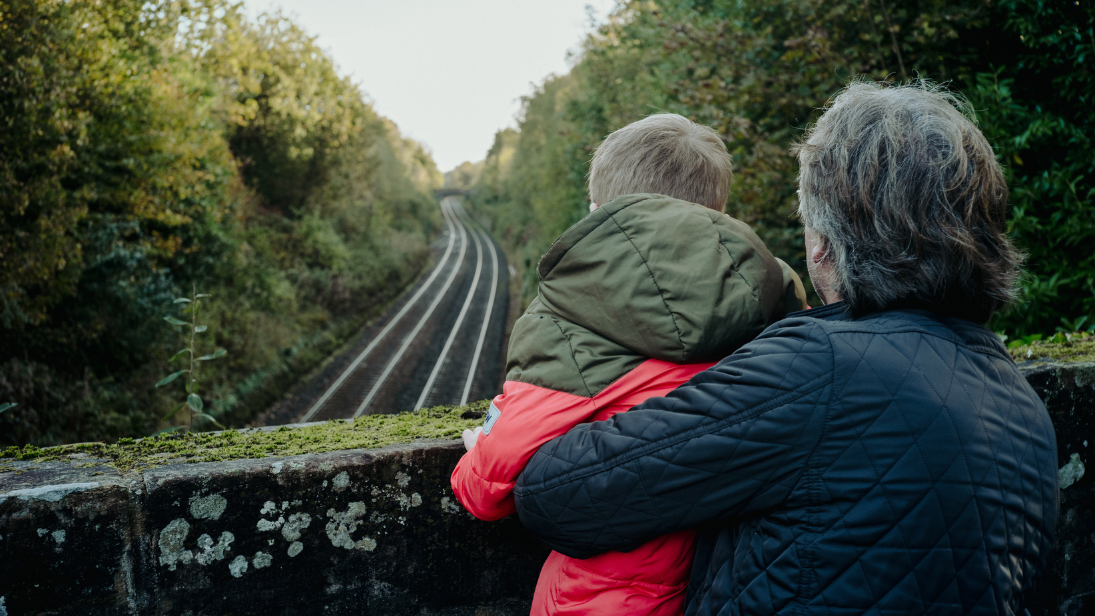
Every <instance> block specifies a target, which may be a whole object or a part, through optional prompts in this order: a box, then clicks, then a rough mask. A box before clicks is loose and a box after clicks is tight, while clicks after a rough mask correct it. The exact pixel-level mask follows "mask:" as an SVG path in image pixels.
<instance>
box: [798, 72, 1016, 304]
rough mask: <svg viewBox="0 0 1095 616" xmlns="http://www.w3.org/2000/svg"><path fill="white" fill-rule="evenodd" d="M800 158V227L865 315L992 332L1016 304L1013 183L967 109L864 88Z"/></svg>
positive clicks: (922, 91)
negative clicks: (917, 316) (894, 315)
mask: <svg viewBox="0 0 1095 616" xmlns="http://www.w3.org/2000/svg"><path fill="white" fill-rule="evenodd" d="M794 151H795V152H796V153H797V154H798V158H799V163H800V170H799V208H798V211H799V216H800V217H801V219H802V222H803V223H804V224H805V225H806V226H807V227H809V228H811V229H813V230H814V231H815V232H816V233H817V234H818V235H820V236H821V237H822V239H823V240H824V242H825V245H826V248H827V249H828V251H829V254H830V255H831V258H832V259H833V264H834V270H835V277H834V278H835V279H834V280H833V281H832V283H833V287H834V288H833V290H834V291H836V292H837V293H839V294H840V295H841V296H842V297H843V298H844V299H845V300H846V301H848V302H849V304H851V307H852V310H853V311H854V312H856V313H859V314H865V313H867V312H873V311H876V310H882V309H885V308H893V307H901V306H904V307H920V308H927V309H930V310H933V311H935V312H938V313H941V314H944V315H948V316H956V317H961V318H966V319H970V320H973V321H977V322H982V323H983V322H985V321H987V320H988V319H989V318H990V317H991V316H992V315H993V313H995V312H996V311H998V310H1000V309H1002V308H1004V307H1006V306H1007V305H1008V304H1009V303H1010V302H1011V301H1013V300H1014V299H1015V296H1016V282H1017V279H1018V277H1019V266H1020V263H1021V262H1022V255H1021V254H1020V253H1019V252H1018V251H1017V250H1016V249H1015V248H1014V247H1013V246H1012V245H1011V243H1010V242H1009V241H1008V238H1007V228H1006V217H1007V199H1008V189H1007V184H1006V183H1005V181H1004V175H1003V172H1002V170H1001V168H1000V164H999V163H998V162H997V161H996V157H995V156H994V154H993V151H992V146H990V145H989V143H988V141H987V140H986V139H985V137H984V135H982V134H981V131H980V130H978V129H977V126H976V125H975V119H974V116H973V113H972V110H971V109H970V107H969V104H968V103H967V102H966V101H965V100H964V99H962V98H960V97H959V96H957V95H955V94H952V93H950V92H948V91H946V90H945V89H943V88H942V87H940V86H937V85H933V84H931V83H930V82H927V81H924V80H920V81H916V82H913V83H910V84H907V85H896V86H895V85H885V84H879V83H867V82H855V83H852V84H851V85H849V86H848V87H847V88H845V89H844V90H843V91H842V92H840V93H839V94H838V95H837V96H836V97H835V98H834V99H832V100H831V101H830V102H829V104H828V108H827V109H826V111H825V113H824V114H823V115H822V116H821V118H819V119H818V121H817V124H816V125H814V126H813V127H811V128H810V130H809V131H808V132H807V134H806V138H805V141H804V142H802V143H800V144H799V145H797V146H796V147H795V150H794Z"/></svg>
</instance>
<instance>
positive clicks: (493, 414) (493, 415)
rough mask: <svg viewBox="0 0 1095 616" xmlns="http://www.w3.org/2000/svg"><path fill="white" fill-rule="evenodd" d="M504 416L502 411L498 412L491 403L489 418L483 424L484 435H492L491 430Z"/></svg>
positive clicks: (488, 412)
mask: <svg viewBox="0 0 1095 616" xmlns="http://www.w3.org/2000/svg"><path fill="white" fill-rule="evenodd" d="M501 416H502V411H499V410H498V407H497V406H494V403H493V402H491V403H490V410H489V411H487V418H486V420H485V421H484V422H483V434H490V429H491V428H492V427H493V426H494V422H496V421H498V418H499V417H501Z"/></svg>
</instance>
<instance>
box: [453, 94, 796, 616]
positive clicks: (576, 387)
mask: <svg viewBox="0 0 1095 616" xmlns="http://www.w3.org/2000/svg"><path fill="white" fill-rule="evenodd" d="M731 177H732V165H731V159H730V155H729V154H728V153H727V152H726V148H725V146H724V145H723V143H722V141H721V140H720V139H719V138H718V136H717V135H716V134H715V132H714V131H713V130H711V129H710V128H707V127H705V126H700V125H697V124H695V123H693V122H691V121H690V120H688V119H686V118H684V117H682V116H679V115H672V114H660V115H654V116H650V117H648V118H646V119H644V120H640V121H638V122H635V123H634V124H631V125H628V126H626V127H624V128H622V129H620V130H618V131H616V132H614V133H612V134H611V135H609V136H608V138H606V139H605V140H604V143H602V144H601V146H600V147H599V148H598V149H597V152H596V154H595V155H594V157H593V163H592V165H591V168H590V174H589V195H590V200H591V201H592V202H593V204H592V205H591V206H590V212H591V213H590V215H589V216H587V217H586V218H584V219H583V220H581V221H580V222H578V223H577V224H575V225H574V226H573V227H571V228H570V229H568V230H567V231H566V232H565V233H563V234H562V235H561V236H560V237H559V239H557V240H556V241H555V243H554V244H552V246H551V248H550V249H549V250H548V252H547V254H545V255H544V257H543V258H542V259H541V261H540V264H539V268H538V273H539V278H540V290H539V292H538V294H537V297H536V299H535V300H533V302H532V304H531V305H530V306H529V308H528V310H526V311H525V313H524V315H522V316H521V318H519V319H518V320H517V322H516V323H515V324H514V326H513V333H512V335H511V337H510V346H509V357H508V359H507V364H506V368H507V375H506V382H505V385H504V386H503V393H502V394H501V395H499V396H498V397H496V398H495V399H494V400H493V402H492V404H491V407H490V411H489V412H488V413H487V417H486V420H485V423H484V425H483V427H482V428H481V429H479V428H477V429H476V431H475V432H474V433H473V432H470V431H467V432H465V435H464V436H465V444H466V445H467V447H468V453H467V454H465V455H464V457H463V458H462V459H461V460H460V463H459V464H458V465H457V467H456V470H455V471H453V474H452V487H453V490H454V491H455V493H456V497H457V498H458V499H459V500H460V502H461V503H463V505H464V506H465V507H466V508H467V510H468V511H470V512H471V513H472V514H474V515H475V516H476V517H478V518H480V519H483V520H498V519H501V518H503V517H505V516H508V515H510V514H512V513H514V512H515V508H514V502H513V496H512V490H513V485H514V482H515V481H516V479H517V476H518V475H519V474H520V473H521V471H522V470H523V469H524V467H525V465H526V464H527V463H528V460H529V458H530V457H531V456H532V454H533V453H535V452H536V450H537V449H539V447H540V446H541V445H543V444H544V443H546V442H547V441H549V440H551V439H552V438H554V437H556V436H559V435H561V434H563V433H565V432H566V431H567V430H569V429H570V428H571V427H573V426H575V425H577V424H579V423H582V422H589V421H599V420H603V419H606V418H608V417H610V416H612V415H613V414H615V413H618V412H621V411H625V410H627V409H629V408H631V407H632V406H634V405H636V404H639V403H640V402H643V401H644V400H646V399H647V398H650V397H652V396H662V395H665V394H666V393H668V392H669V391H670V390H672V389H674V388H676V387H677V386H678V385H681V384H683V383H684V382H686V381H687V380H688V379H690V378H691V377H692V376H693V375H695V374H696V373H698V372H700V371H702V370H704V369H706V368H708V367H710V366H712V365H714V362H716V361H717V360H719V359H722V358H723V357H725V356H727V355H729V354H730V353H732V352H733V351H734V350H735V349H737V348H738V347H739V346H741V345H742V344H744V343H746V342H748V341H750V340H752V339H753V338H754V337H755V336H756V335H757V334H759V333H760V332H761V331H762V330H763V329H764V328H765V327H767V326H768V325H769V324H771V323H773V322H775V321H777V320H779V319H780V318H782V317H783V315H784V314H786V313H787V312H790V311H794V310H800V309H802V308H805V293H804V291H803V288H802V283H801V282H800V281H799V280H798V277H797V276H795V274H794V273H793V272H792V271H791V270H790V269H789V268H788V267H787V266H786V265H785V264H784V263H783V262H781V261H779V260H778V259H776V258H775V257H773V256H772V254H771V253H770V252H769V251H768V249H767V248H765V246H764V244H763V243H762V242H761V241H760V239H759V238H758V237H757V236H756V234H755V233H753V231H752V230H750V229H749V227H748V226H746V225H745V224H744V223H742V222H740V221H737V220H734V219H733V218H730V217H729V216H727V215H726V214H723V213H722V210H723V209H724V207H725V205H726V199H727V196H728V195H729V192H730V181H731ZM597 204H601V205H600V206H599V207H598V205H597ZM697 204H698V205H697ZM693 538H694V532H693V531H684V532H679V533H674V534H672V535H666V536H664V537H660V538H658V539H655V540H653V541H650V542H649V543H646V544H644V545H642V546H640V547H639V548H637V549H635V550H633V551H631V552H628V553H620V552H609V553H606V554H601V555H599V556H595V557H593V558H590V559H587V560H575V559H571V558H568V557H566V556H563V555H562V554H559V553H557V552H552V553H551V555H550V556H549V557H548V560H547V562H546V563H545V564H544V568H543V570H542V571H541V573H540V579H539V581H538V582H537V584H536V593H535V597H534V599H533V605H532V614H533V615H534V616H541V615H547V614H590V615H593V614H597V615H602V616H603V615H611V614H631V615H635V614H657V615H662V614H665V615H671V614H672V615H677V614H680V613H682V612H683V609H684V599H685V590H686V589H687V586H688V578H689V572H690V569H691V566H692V556H693Z"/></svg>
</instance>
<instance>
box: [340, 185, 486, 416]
mask: <svg viewBox="0 0 1095 616" xmlns="http://www.w3.org/2000/svg"><path fill="white" fill-rule="evenodd" d="M442 207H444V202H442ZM453 218H454V219H456V215H455V214H453ZM457 222H460V221H459V220H457ZM457 226H458V227H460V256H458V257H457V258H456V265H455V267H453V268H452V272H451V273H450V274H449V278H448V280H446V281H445V285H444V286H443V287H441V290H440V291H438V292H437V295H436V296H434V298H433V302H431V303H430V307H429V308H427V309H426V313H425V314H423V315H422V318H421V319H419V321H418V323H417V324H416V325H415V326H414V329H413V330H411V333H410V334H408V335H407V336H406V338H404V339H403V345H402V346H400V347H399V350H398V351H396V353H395V355H394V356H393V357H392V359H391V361H389V362H388V365H387V366H385V367H384V371H383V372H381V373H380V377H379V378H378V379H377V381H376V383H374V384H373V387H372V389H370V390H369V393H368V395H366V396H365V399H364V400H363V401H362V402H361V404H360V405H359V406H358V407H357V410H356V411H354V417H360V416H361V414H362V413H364V412H365V409H367V408H368V407H369V405H370V404H371V403H372V401H373V398H375V397H376V394H377V393H379V392H380V388H381V387H383V386H384V382H385V381H386V380H388V375H390V374H391V373H392V370H394V369H395V367H396V365H398V364H399V361H400V360H401V359H403V355H404V354H405V353H406V352H407V349H409V348H410V346H411V344H413V343H414V341H415V338H416V337H417V336H418V332H420V331H422V328H423V327H424V326H425V325H426V322H427V321H429V319H430V316H432V315H433V311H434V310H436V309H437V305H438V304H440V303H441V299H442V298H443V297H445V293H446V292H448V290H449V287H450V286H452V281H453V280H455V279H456V275H457V274H458V273H459V272H460V266H461V265H462V264H463V263H464V254H465V253H467V250H468V234H467V229H466V228H465V227H464V224H463V223H460V224H458V225H457Z"/></svg>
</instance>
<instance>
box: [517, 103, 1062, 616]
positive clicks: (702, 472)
mask: <svg viewBox="0 0 1095 616" xmlns="http://www.w3.org/2000/svg"><path fill="white" fill-rule="evenodd" d="M963 109H964V106H963V104H962V103H961V102H960V101H958V100H957V99H956V98H955V97H953V96H951V95H950V94H947V93H946V92H943V91H941V90H939V89H937V88H933V87H931V86H929V85H925V84H915V85H911V86H904V87H884V86H882V85H878V84H871V83H855V84H853V85H851V86H849V87H848V88H847V89H845V90H844V91H843V92H842V93H841V94H840V95H839V96H837V97H836V98H835V99H834V100H833V101H832V103H831V105H830V106H829V108H828V109H827V110H826V111H825V113H824V114H823V115H822V116H821V118H820V119H819V120H818V122H817V125H816V126H815V127H813V128H812V130H811V131H810V132H809V134H808V135H807V137H806V140H805V142H804V143H803V144H802V145H801V146H799V147H798V148H797V150H798V157H799V162H800V165H801V170H800V175H799V200H800V206H799V213H800V215H801V217H802V221H803V222H804V223H805V226H806V246H807V262H808V266H809V269H810V274H811V278H812V280H813V283H814V287H815V289H817V291H818V294H819V295H820V296H821V297H822V299H823V300H824V301H825V302H826V304H827V305H826V306H824V307H822V308H815V309H813V310H808V311H803V312H799V313H794V314H792V315H790V316H788V317H787V318H786V319H784V320H783V321H780V322H778V323H776V324H775V325H773V326H771V327H770V328H768V329H767V330H766V331H765V332H764V333H762V334H761V335H760V336H759V337H758V338H757V339H756V340H754V341H753V342H751V343H749V344H747V345H746V346H744V347H742V348H741V349H740V350H739V351H737V352H736V353H734V354H733V355H731V356H730V357H727V358H726V359H724V360H723V361H722V362H721V363H719V364H718V365H716V366H715V367H713V368H711V369H709V370H707V371H705V372H702V373H700V374H699V375H697V376H696V377H694V378H693V379H692V380H691V381H690V382H689V383H687V384H686V385H684V386H682V387H680V388H678V389H676V390H674V391H673V392H672V393H670V394H669V395H668V396H667V397H664V398H653V399H651V400H650V401H648V402H646V403H644V404H642V405H640V406H637V407H635V408H633V409H631V410H630V411H628V412H626V413H621V414H619V415H616V416H615V417H613V418H612V419H609V420H607V421H602V422H597V423H593V424H585V425H581V426H578V427H576V428H574V429H572V430H571V431H570V432H569V433H567V434H566V435H564V436H562V437H559V438H557V439H555V440H553V441H551V442H549V443H548V444H546V445H545V446H544V447H543V448H542V449H540V451H539V452H538V453H537V454H536V455H535V457H533V459H532V461H531V462H530V463H529V465H528V467H527V469H526V470H525V472H524V473H523V474H522V475H521V477H520V479H519V481H518V484H517V488H516V491H515V495H516V501H517V509H518V512H519V514H520V517H521V521H522V522H523V523H524V524H525V526H527V527H528V528H529V529H530V530H532V531H533V532H534V533H536V534H537V535H539V536H540V537H542V538H543V539H544V540H545V541H546V542H547V543H548V544H549V545H550V546H551V547H552V548H554V549H556V550H558V551H559V552H561V553H563V554H566V555H567V556H572V557H576V558H586V557H589V556H592V555H594V554H598V553H601V552H605V551H608V550H618V551H627V550H630V549H632V548H634V547H635V546H638V545H640V544H642V543H644V542H646V541H649V540H650V539H652V538H654V537H657V536H659V535H663V534H666V533H672V532H675V531H679V530H681V529H686V528H691V527H696V528H698V545H697V555H696V560H695V562H694V566H693V570H692V580H691V586H690V594H689V601H688V607H687V610H686V614H826V615H837V614H840V615H844V614H863V613H871V614H933V615H938V614H993V615H995V614H1016V613H1019V614H1021V613H1022V612H1023V602H1024V593H1025V592H1026V591H1028V590H1029V589H1030V588H1031V585H1032V580H1034V579H1035V578H1036V577H1037V576H1038V575H1039V574H1040V572H1041V570H1042V568H1043V567H1044V565H1045V561H1046V558H1047V553H1048V551H1049V549H1050V545H1051V543H1052V539H1053V534H1054V531H1055V527H1056V519H1057V469H1056V460H1057V454H1056V441H1055V438H1054V432H1053V426H1052V425H1051V424H1050V420H1049V416H1048V414H1047V413H1046V410H1045V407H1044V406H1043V404H1042V402H1041V401H1040V400H1039V399H1038V396H1037V395H1035V393H1034V391H1033V390H1032V389H1031V387H1030V386H1029V385H1028V384H1027V382H1026V380H1025V379H1024V378H1023V376H1022V375H1021V374H1020V373H1019V371H1018V370H1017V369H1016V367H1015V364H1014V363H1013V362H1012V360H1011V357H1010V356H1009V355H1008V353H1007V351H1006V350H1005V349H1004V347H1003V346H1002V345H1001V344H1000V341H999V340H998V339H997V337H996V336H995V335H994V334H993V333H992V332H991V331H989V330H988V329H986V328H985V327H984V326H983V325H982V324H983V323H985V322H986V321H988V319H989V317H991V316H992V315H993V313H994V312H996V311H997V310H1000V309H1001V308H1003V307H1005V306H1006V305H1007V304H1008V303H1009V301H1011V300H1012V298H1013V297H1014V294H1015V290H1014V288H1015V283H1016V278H1017V276H1018V273H1019V265H1018V264H1019V261H1020V255H1019V254H1018V253H1017V252H1016V251H1015V249H1014V248H1013V247H1012V246H1011V245H1010V244H1009V243H1008V240H1007V238H1006V235H1005V214H1006V209H1007V188H1006V186H1005V183H1004V177H1003V174H1002V173H1001V169H1000V165H999V164H998V163H997V161H996V159H995V158H994V156H993V152H992V148H991V147H990V146H989V144H988V143H987V142H986V140H985V138H984V136H983V135H982V134H981V133H980V131H978V129H977V128H976V126H975V125H974V124H973V122H972V121H971V120H970V119H968V118H967V117H966V115H964V114H963Z"/></svg>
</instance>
